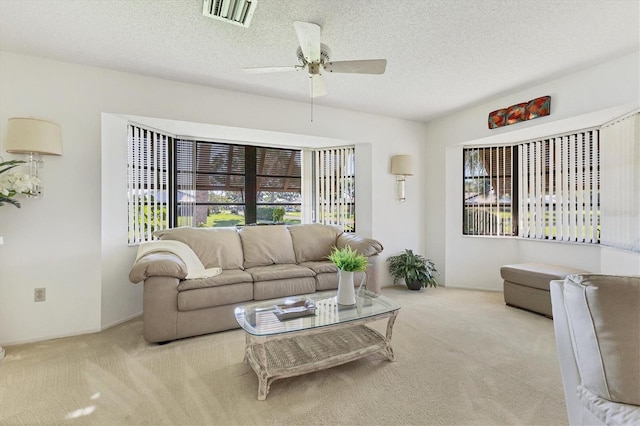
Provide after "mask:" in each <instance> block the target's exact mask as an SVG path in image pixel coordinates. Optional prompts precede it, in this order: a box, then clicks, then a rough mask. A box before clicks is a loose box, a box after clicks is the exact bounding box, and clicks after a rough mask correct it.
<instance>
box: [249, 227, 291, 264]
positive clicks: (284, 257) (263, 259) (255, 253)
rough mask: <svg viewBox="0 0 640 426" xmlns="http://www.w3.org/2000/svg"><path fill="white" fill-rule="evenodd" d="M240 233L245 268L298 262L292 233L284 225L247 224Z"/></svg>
mask: <svg viewBox="0 0 640 426" xmlns="http://www.w3.org/2000/svg"><path fill="white" fill-rule="evenodd" d="M238 233H239V234H240V240H241V241H242V250H243V253H244V267H245V268H253V267H254V266H267V265H273V264H275V263H278V264H280V263H296V256H295V254H294V252H293V244H292V242H291V234H289V231H288V230H287V228H286V227H285V226H284V225H264V226H260V225H258V226H245V227H243V228H240V230H239V231H238Z"/></svg>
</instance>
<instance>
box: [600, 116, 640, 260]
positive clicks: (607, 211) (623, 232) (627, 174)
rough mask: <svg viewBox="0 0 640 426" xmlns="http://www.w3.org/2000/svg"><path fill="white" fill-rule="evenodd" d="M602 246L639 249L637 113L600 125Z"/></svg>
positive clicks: (639, 126)
mask: <svg viewBox="0 0 640 426" xmlns="http://www.w3.org/2000/svg"><path fill="white" fill-rule="evenodd" d="M601 155H602V160H601V161H602V172H601V173H602V240H601V243H602V244H603V245H607V246H611V247H616V248H620V249H624V250H630V251H634V252H640V113H638V112H634V113H633V114H630V115H627V116H624V117H622V118H620V119H618V120H614V121H613V122H611V123H608V124H606V125H604V126H603V127H602V130H601Z"/></svg>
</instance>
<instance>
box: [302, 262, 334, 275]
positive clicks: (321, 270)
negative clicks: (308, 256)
mask: <svg viewBox="0 0 640 426" xmlns="http://www.w3.org/2000/svg"><path fill="white" fill-rule="evenodd" d="M300 266H304V267H305V268H309V269H311V270H312V271H313V272H315V273H316V274H325V273H333V274H337V273H338V267H337V266H336V265H334V264H333V262H331V261H330V260H325V261H323V262H304V263H301V264H300Z"/></svg>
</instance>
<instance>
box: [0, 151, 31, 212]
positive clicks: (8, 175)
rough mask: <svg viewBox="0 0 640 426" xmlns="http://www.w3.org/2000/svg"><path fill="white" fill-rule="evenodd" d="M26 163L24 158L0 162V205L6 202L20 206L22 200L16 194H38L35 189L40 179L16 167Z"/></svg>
mask: <svg viewBox="0 0 640 426" xmlns="http://www.w3.org/2000/svg"><path fill="white" fill-rule="evenodd" d="M22 163H25V162H24V161H22V160H11V161H4V162H0V206H3V205H4V203H9V204H13V205H14V206H16V207H18V208H19V207H20V202H18V201H17V200H16V199H15V198H13V197H15V196H16V195H19V194H22V195H30V196H34V195H36V193H35V191H36V188H37V187H38V185H39V184H40V180H39V179H38V178H37V177H35V176H31V175H29V174H27V173H24V172H21V171H19V170H18V169H15V167H17V166H18V165H20V164H22Z"/></svg>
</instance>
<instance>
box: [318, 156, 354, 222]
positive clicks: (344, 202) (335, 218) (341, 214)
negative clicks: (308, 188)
mask: <svg viewBox="0 0 640 426" xmlns="http://www.w3.org/2000/svg"><path fill="white" fill-rule="evenodd" d="M313 168H314V191H313V193H314V197H315V200H314V201H315V202H314V216H315V217H314V221H315V222H317V223H322V224H325V225H338V226H341V227H342V228H343V229H344V230H345V232H355V226H356V222H355V148H354V147H339V148H330V149H322V150H316V151H315V152H314V167H313Z"/></svg>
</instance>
